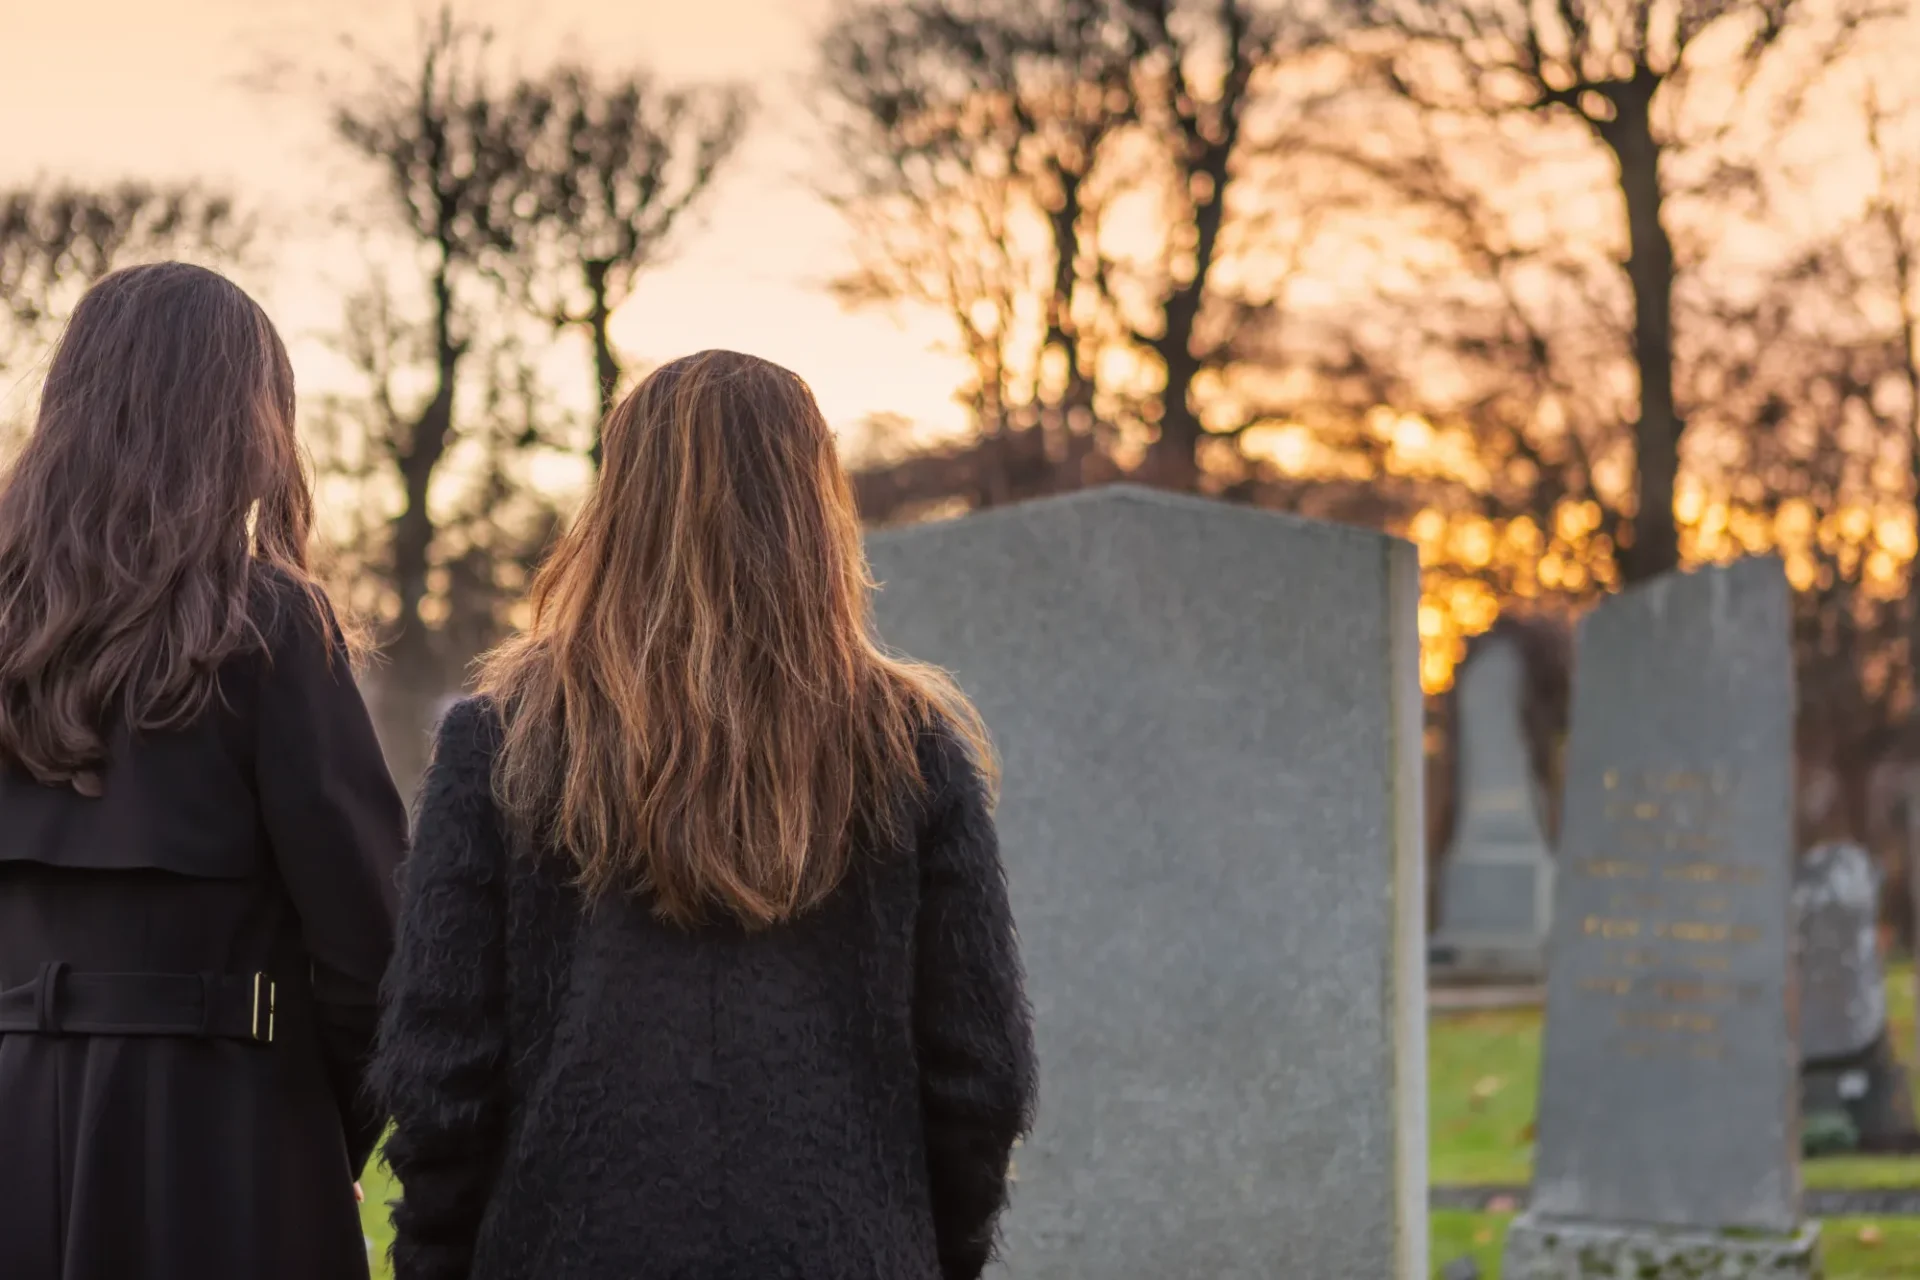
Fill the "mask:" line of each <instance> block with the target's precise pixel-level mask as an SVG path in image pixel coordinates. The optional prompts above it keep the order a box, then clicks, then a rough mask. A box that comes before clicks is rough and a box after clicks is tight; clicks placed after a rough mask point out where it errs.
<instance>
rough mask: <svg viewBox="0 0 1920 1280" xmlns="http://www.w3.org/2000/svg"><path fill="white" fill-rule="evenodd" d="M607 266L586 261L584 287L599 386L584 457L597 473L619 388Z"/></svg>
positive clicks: (617, 361) (618, 371)
mask: <svg viewBox="0 0 1920 1280" xmlns="http://www.w3.org/2000/svg"><path fill="white" fill-rule="evenodd" d="M610 266H611V264H610V263H606V262H589V263H587V264H586V273H587V289H588V291H589V292H590V293H591V294H592V295H593V305H592V307H591V308H590V309H589V310H588V312H587V324H588V327H589V328H590V329H591V330H592V333H593V373H594V381H595V385H596V386H597V387H599V389H600V417H599V419H598V420H597V421H595V422H594V424H593V443H592V445H590V446H589V447H588V450H587V456H588V457H589V458H590V459H592V461H593V469H594V470H595V471H596V472H597V471H599V470H600V431H601V429H602V428H603V427H604V426H605V425H606V421H607V415H608V414H610V413H612V412H613V398H614V396H616V395H617V394H619V391H620V358H619V357H618V356H616V355H614V353H613V340H612V338H610V337H609V336H608V334H607V326H608V324H609V323H610V322H611V321H612V319H613V311H612V308H610V307H608V306H607V271H608V268H609V267H610Z"/></svg>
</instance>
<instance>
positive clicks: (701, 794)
mask: <svg viewBox="0 0 1920 1280" xmlns="http://www.w3.org/2000/svg"><path fill="white" fill-rule="evenodd" d="M603 435H604V440H605V459H604V470H603V473H602V476H601V479H600V482H599V486H598V489H597V491H596V492H595V493H594V494H593V495H592V497H591V498H590V499H589V501H588V503H587V505H586V508H585V510H583V511H582V513H581V514H580V516H579V518H578V519H577V520H576V521H575V522H574V524H573V526H572V527H571V529H570V530H569V531H568V532H567V534H566V536H565V537H564V538H563V539H562V540H561V542H560V544H559V545H558V547H557V548H556V549H555V550H554V552H553V554H552V556H551V558H550V559H549V560H548V562H547V563H546V565H545V566H544V567H543V568H542V569H541V571H540V573H539V575H538V577H537V579H536V582H535V585H534V592H533V602H532V621H531V625H530V626H529V627H528V629H527V630H526V632H525V633H524V634H523V635H521V636H520V637H518V638H517V639H515V640H514V641H513V642H511V643H509V644H508V645H506V646H505V647H504V648H502V649H500V650H499V651H498V652H496V653H494V654H493V655H491V656H490V657H489V658H488V659H487V660H486V662H485V664H484V667H483V671H482V676H481V682H480V689H481V693H480V695H479V696H478V697H476V698H474V699H471V700H469V701H466V702H463V703H460V704H458V705H456V706H455V707H454V708H453V709H452V710H451V711H450V712H449V714H448V715H447V716H446V718H445V720H444V721H443V723H442V726H441V728H440V731H439V740H438V743H437V746H436V751H435V760H434V764H433V767H432V769H431V770H430V772H429V774H428V778H427V782H426V787H425V792H424V795H423V798H422V801H421V809H420V815H419V821H418V827H417V830H416V836H415V851H414V854H413V858H412V861H411V863H410V864H409V871H408V877H407V886H406V889H405V895H404V905H403V910H402V921H401V930H400V942H399V947H398V951H397V954H396V959H395V964H394V967H393V969H392V971H391V972H390V974H389V977H388V984H389V985H388V1007H387V1011H386V1015H385V1018H384V1021H383V1024H382V1032H381V1048H380V1053H379V1058H378V1061H377V1064H376V1078H377V1080H378V1081H379V1085H380V1089H381V1096H382V1098H383V1099H384V1100H385V1101H386V1102H387V1104H388V1105H389V1106H390V1107H391V1108H392V1111H393V1113H394V1122H395V1128H394V1131H393V1134H392V1137H391V1139H390V1141H389V1143H388V1146H387V1154H388V1158H389V1160H390V1162H391V1165H392V1168H393V1171H394V1173H395V1174H396V1175H397V1176H398V1178H399V1180H400V1182H401V1185H402V1192H403V1198H402V1199H401V1201H400V1202H399V1203H398V1204H397V1205H396V1206H395V1214H394V1224H395V1243H394V1252H393V1259H394V1265H395V1273H396V1276H397V1277H398V1280H427V1278H429V1277H434V1278H437V1277H468V1276H471V1277H473V1280H506V1278H507V1277H525V1276H540V1277H542V1278H543V1280H583V1278H588V1277H609V1278H612V1277H620V1278H621V1280H653V1278H657V1280H669V1278H672V1280H734V1278H737V1280H781V1278H783V1277H784V1278H790V1280H970V1278H971V1277H974V1276H978V1275H979V1274H980V1272H981V1270H982V1268H983V1267H984V1266H985V1264H986V1262H987V1260H988V1258H989V1256H990V1254H991V1252H992V1246H993V1239H994V1230H995V1222H996V1219H997V1216H998V1214H999V1211H1000V1209H1001V1207H1002V1205H1003V1203H1004V1200H1005V1197H1006V1182H1007V1168H1008V1156H1009V1152H1010V1150H1011V1148H1012V1145H1013V1143H1014V1142H1015V1140H1016V1139H1017V1137H1018V1136H1019V1135H1020V1134H1021V1133H1023V1132H1024V1131H1025V1129H1026V1126H1027V1124H1028V1120H1029V1116H1030V1112H1031V1107H1032V1101H1033V1090H1034V1062H1033V1049H1032V1036H1031V1026H1030V1018H1029V1014H1028V1010H1027V1006H1026V1001H1025V997H1024V994H1023V990H1022V975H1021V967H1020V960H1019V955H1018V950H1017V947H1016V943H1015V936H1014V929H1013V924H1012V918H1011V914H1010V912H1009V909H1008V903H1007V894H1006V883H1005V875H1004V872H1003V869H1002V866H1001V862H1000V856H999V850H998V845H997V842H996V839H995V835H994V828H993V822H992V818H991V816H990V809H989V793H990V786H991V780H990V779H991V771H990V756H989V752H988V749H987V746H986V742H985V739H984V735H983V732H982V729H981V726H980V723H979V720H978V717H977V716H976V715H975V714H974V712H973V710H972V708H971V707H970V706H969V705H968V704H967V702H966V701H965V699H964V698H963V697H962V696H961V695H960V694H959V692H958V691H957V690H956V689H955V688H954V687H953V686H952V685H951V684H950V683H949V682H948V681H947V680H946V679H945V678H944V677H943V676H942V675H940V674H939V673H938V672H935V671H933V670H930V669H928V668H925V667H921V666H919V665H916V664H913V663H910V662H906V661H902V660H900V659H896V658H893V657H889V656H887V655H886V654H884V653H883V652H881V651H880V650H879V649H878V648H876V647H875V644H874V643H873V641H872V639H871V638H870V633H869V626H868V593H869V590H870V585H871V584H870V582H869V580H868V576H867V569H866V562H865V558H864V555H863V553H862V549H861V545H860V532H859V526H858V522H857V520H856V518H855V515H854V511H853V504H852V499H851V494H850V489H849V486H848V483H847V479H846V476H845V474H844V473H843V472H842V470H841V468H840V464H839V462H838V460H837V458H836V456H835V453H834V447H833V437H832V434H831V432H830V431H829V430H828V428H827V425H826V423H825V421H824V420H823V419H822V417H821V414H820V411H819V408H818V407H817V406H816V404H815V403H814V400H813V397H812V395H811V393H810V392H809V391H808V390H807V388H806V385H805V384H804V383H803V382H802V381H801V380H800V379H799V378H798V377H796V376H795V375H793V374H792V373H789V372H788V371H786V370H784V369H781V368H779V367H778V366H775V365H772V364H769V363H768V362H766V361H764V360H758V359H755V358H752V357H750V356H743V355H736V354H733V353H729V352H719V351H709V352H703V353H701V354H699V355H694V356H689V357H687V358H685V359H682V360H677V361H675V362H673V363H671V364H668V365H666V366H664V367H663V368H661V369H659V370H658V371H656V372H655V373H653V374H652V375H651V376H650V377H648V378H647V379H646V380H645V381H644V382H643V383H642V384H641V385H640V386H639V387H638V388H637V389H636V390H635V391H634V392H633V393H632V394H631V395H630V396H628V397H627V399H626V400H625V401H624V402H623V403H622V404H621V405H620V406H619V407H618V408H616V409H615V410H614V412H613V413H612V415H611V416H610V417H609V418H608V420H607V423H606V426H605V431H604V433H603Z"/></svg>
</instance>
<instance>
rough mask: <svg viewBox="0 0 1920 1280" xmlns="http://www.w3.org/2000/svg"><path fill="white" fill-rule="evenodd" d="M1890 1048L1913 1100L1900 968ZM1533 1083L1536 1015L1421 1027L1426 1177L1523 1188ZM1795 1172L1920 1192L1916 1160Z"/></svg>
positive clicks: (1892, 983)
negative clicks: (1904, 1071)
mask: <svg viewBox="0 0 1920 1280" xmlns="http://www.w3.org/2000/svg"><path fill="white" fill-rule="evenodd" d="M1887 1011H1888V1015H1889V1017H1890V1018H1891V1020H1892V1023H1893V1041H1894V1047H1895V1050H1896V1052H1897V1053H1898V1054H1899V1055H1900V1058H1901V1060H1902V1061H1904V1062H1905V1063H1906V1064H1907V1068H1908V1073H1909V1078H1910V1079H1911V1080H1912V1082H1913V1086H1914V1090H1915V1094H1916V1096H1917V1097H1920V1069H1917V1068H1920V1064H1916V1063H1915V1062H1914V1061H1913V1054H1914V979H1913V969H1912V967H1911V966H1910V965H1901V966H1898V967H1897V968H1896V969H1895V970H1894V971H1893V973H1892V974H1891V975H1890V977H1889V978H1888V982H1887ZM1539 1079H1540V1011H1539V1010H1537V1009H1515V1010H1506V1009H1502V1010H1496V1011H1490V1012H1485V1013H1458V1014H1445V1015H1442V1016H1439V1017H1436V1018H1435V1019H1434V1020H1433V1021H1432V1022H1431V1023H1430V1024H1429V1030H1428V1045H1427V1112H1428V1118H1429V1123H1430V1125H1431V1131H1430V1135H1429V1136H1430V1148H1429V1150H1430V1154H1429V1157H1428V1158H1429V1166H1428V1168H1429V1176H1430V1177H1431V1179H1432V1180H1433V1181H1434V1182H1436V1183H1442V1184H1466V1185H1472V1184H1475V1183H1493V1184H1502V1185H1505V1184H1524V1183H1525V1182H1526V1181H1527V1180H1528V1178H1529V1175H1530V1174H1531V1172H1532V1168H1533V1109H1534V1095H1535V1093H1536V1091H1537V1088H1538V1085H1539ZM1802 1169H1803V1170H1804V1172H1805V1175H1806V1185H1808V1186H1809V1187H1895V1186H1920V1158H1915V1157H1911V1156H1909V1157H1888V1156H1832V1157H1825V1158H1822V1159H1819V1160H1809V1161H1807V1162H1806V1163H1805V1164H1804V1165H1803V1166H1802Z"/></svg>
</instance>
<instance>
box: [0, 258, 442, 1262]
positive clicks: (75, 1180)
mask: <svg viewBox="0 0 1920 1280" xmlns="http://www.w3.org/2000/svg"><path fill="white" fill-rule="evenodd" d="M293 414H294V396H293V372H292V369H291V367H290V366H289V365H288V363H287V353H286V350H285V348H284V347H283V346H282V345H281V342H280V339H279V336H278V335H277V334H276V333H275V332H274V329H273V326H272V324H271V323H270V322H269V321H268V319H267V317H266V314H265V313H264V312H262V311H261V310H260V308H259V307H258V306H257V305H256V304H255V303H254V301H253V300H252V299H251V298H249V297H247V295H246V294H245V293H243V292H241V291H240V290H239V289H238V288H236V287H235V286H234V285H232V284H231V283H229V282H228V281H226V280H224V279H222V278H221V277H220V276H218V275H215V274H214V273H212V272H210V271H205V270H202V269H200V268H198V267H191V266H186V265H183V264H180V263H162V264H158V265H154V266H144V267H134V268H131V269H128V270H125V271H120V272H116V273H114V274H112V275H110V276H108V277H107V278H106V279H104V280H102V281H101V282H100V283H99V284H97V285H96V286H94V288H93V289H92V290H91V291H90V292H88V294H87V295H86V297H85V298H83V299H82V300H81V302H80V305H79V307H78V309H77V310H76V311H75V312H74V315H73V320H72V322H71V323H70V324H69V325H68V327H67V331H66V334H65V336H64V337H63V338H62V339H61V341H60V345H59V348H58V349H57V351H56V352H55V353H54V356H53V361H52V365H51V367H50V368H49V370H48V372H47V378H46V383H45V386H44V388H43V390H42V393H41V397H40V407H39V416H38V420H37V422H36V423H35V426H34V429H33V433H32V435H31V437H30V438H29V439H28V440H27V442H26V445H25V448H24V450H23V452H22V453H21V454H20V456H19V458H18V459H17V460H16V461H15V463H14V465H13V468H12V470H11V472H10V473H9V474H8V475H7V477H6V478H5V480H4V482H0V1275H4V1276H5V1277H6V1278H7V1280H242V1278H245V1280H253V1278H255V1277H261V1278H264V1277H269V1276H270V1277H275V1280H285V1278H288V1277H292V1278H296V1280H308V1278H311V1280H336V1278H337V1277H351V1276H360V1277H362V1278H363V1280H364V1277H365V1276H366V1275H367V1257H366V1246H365V1242H364V1239H363V1237H362V1236H361V1234H360V1229H359V1221H358V1215H357V1212H356V1210H355V1206H354V1191H353V1182H354V1179H355V1178H357V1177H358V1176H359V1171H360V1169H361V1167H362V1165H363V1164H364V1163H365V1161H366V1159H367V1156H368V1153H369V1152H370V1151H371V1149H372V1147H373V1145H374V1143H375V1142H376V1141H377V1139H378V1137H379V1133H380V1129H381V1127H382V1123H383V1115H382V1113H380V1112H379V1111H378V1110H377V1108H376V1107H374V1106H373V1105H372V1104H371V1103H370V1102H369V1101H368V1097H367V1094H366V1091H365V1089H364V1088H363V1077H364V1072H365V1069H366V1065H367V1058H368V1054H369V1050H370V1047H371V1044H372V1039H373V1032H374V1029H375V1025H376V1022H377V1017H378V1014H377V1007H376V997H377V994H378V984H379V980H380V975H381V973H382V971H383V970H384V968H385V966H386V962H387V957H388V955H389V954H390V952H391V949H392V930H393V924H392V921H393V910H394V897H395V889H394V883H393V882H394V879H395V875H396V871H397V867H398V864H399V861H400V858H401V854H402V852H403V850H404V847H405V835H406V815H405V811H404V809H403V807H402V805H401V803H400V799H399V797H398V795H396V794H395V792H394V789H393V783H392V780H391V779H390V778H389V777H388V774H387V771H386V767H385V764H384V763H383V762H382V759H381V756H380V752H379V748H378V746H377V744H376V743H375V741H374V737H373V731H372V726H371V724H370V723H369V721H368V718H367V713H366V709H365V707H364V706H363V705H362V703H361V701H360V696H359V694H358V693H357V692H356V690H355V688H354V683H353V676H352V672H351V670H350V668H349V665H348V657H347V651H346V647H345V643H344V637H343V636H342V634H341V631H340V629H339V627H338V626H337V625H336V624H335V622H334V620H333V616H332V614H331V613H330V611H329V610H328V607H327V603H326V600H325V597H324V596H323V595H322V594H321V592H320V591H319V589H318V588H317V587H316V586H315V585H314V583H313V581H312V579H311V578H309V577H308V574H307V528H308V522H309V518H310V514H311V502H310V499H309V496H308V489H307V482H306V478H305V475H304V474H303V472H302V470H301V465H300V457H299V452H298V449H297V448H296V445H295V441H294V433H293V432H294V424H293Z"/></svg>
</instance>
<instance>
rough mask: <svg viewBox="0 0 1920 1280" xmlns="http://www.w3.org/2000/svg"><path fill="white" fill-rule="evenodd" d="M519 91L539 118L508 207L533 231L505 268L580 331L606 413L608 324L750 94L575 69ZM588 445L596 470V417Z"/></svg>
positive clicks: (714, 161)
mask: <svg viewBox="0 0 1920 1280" xmlns="http://www.w3.org/2000/svg"><path fill="white" fill-rule="evenodd" d="M520 94H521V97H522V99H523V101H525V102H529V103H531V102H536V101H537V102H539V103H541V105H542V109H543V111H544V113H545V115H546V121H547V124H546V128H545V130H544V132H543V133H542V134H541V135H540V136H539V137H538V138H537V139H534V140H533V145H532V146H531V148H530V150H529V151H528V154H527V161H528V167H527V168H526V169H525V170H524V172H523V173H522V174H521V177H520V181H521V182H522V183H523V184H524V194H523V195H522V196H521V197H520V198H519V201H518V202H517V203H516V204H515V206H514V211H515V213H516V214H517V215H521V216H522V217H523V218H524V220H525V222H526V223H528V224H529V226H530V231H529V234H528V235H527V236H526V237H525V238H524V243H522V244H521V245H519V246H518V252H517V253H515V254H513V255H511V256H509V257H507V258H505V259H504V260H503V262H502V267H503V270H504V271H505V272H506V274H507V275H508V278H509V279H510V280H511V281H512V282H513V283H514V285H515V289H516V293H517V294H518V296H520V297H521V298H522V299H523V300H525V301H527V302H528V303H530V304H531V306H532V308H533V310H534V311H535V313H536V314H537V315H539V316H540V317H541V318H543V319H545V320H547V321H549V322H551V323H552V324H553V325H554V326H555V327H556V328H577V329H579V330H581V331H582V332H583V333H584V334H585V335H586V337H587V340H588V342H589V343H590V344H591V346H592V350H593V368H594V383H595V386H596V389H597V391H598V403H599V407H600V417H601V418H605V416H606V414H607V413H608V412H609V411H610V410H611V409H612V408H613V405H614V400H615V397H616V396H617V394H618V392H619V387H620V380H621V373H622V371H621V367H620V361H619V357H618V355H617V353H616V352H615V351H614V347H613V341H612V339H611V337H610V336H609V334H608V324H609V322H610V321H611V319H612V317H613V313H614V312H615V311H616V310H617V309H618V308H619V307H620V305H621V303H623V302H625V301H626V300H627V298H628V297H629V296H630V295H631V294H632V291H633V287H634V282H635V279H636V278H637V277H638V275H639V274H640V273H641V272H642V271H645V270H646V269H647V268H649V267H652V266H655V265H657V264H658V263H659V261H660V260H661V258H662V256H663V255H664V254H665V252H666V251H667V249H668V247H669V244H670V241H671V237H672V235H673V233H674V231H675V230H676V228H677V227H679V226H680V224H681V223H682V222H683V221H684V220H685V218H686V217H687V215H688V214H689V212H690V211H691V210H692V209H694V208H695V207H696V206H697V205H698V203H699V202H700V200H701V198H702V197H703V196H705V195H706V194H707V192H708V190H709V188H710V187H711V185H712V183H713V181H714V178H715V177H716V175H717V174H718V173H719V172H720V170H721V168H722V166H724V165H725V163H726V162H727V160H728V158H729V157H731V156H732V154H733V153H734V151H735V149H736V148H737V147H738V145H739V143H740V140H741V138H742V136H743V135H744V133H745V130H746V124H747V119H748V114H749V99H748V95H747V93H746V91H745V90H744V89H742V88H739V87H737V86H717V87H712V88H692V89H662V88H661V87H660V86H658V85H657V84H656V83H655V82H654V80H653V78H652V77H651V76H650V75H648V74H646V73H645V72H631V73H628V74H626V75H623V76H619V77H616V78H614V79H612V80H610V81H603V80H602V79H600V78H599V77H597V76H596V75H594V73H593V72H591V71H589V70H587V69H586V68H584V67H579V66H562V67H558V68H556V69H555V70H553V71H552V72H550V73H548V74H547V75H545V76H542V77H540V78H538V79H536V80H534V81H530V82H528V83H527V84H525V85H524V86H523V87H522V88H521V90H520ZM523 209H524V210H525V212H524V214H523V213H522V210H523ZM590 452H591V456H592V459H593V462H594V465H595V466H596V467H597V466H598V465H599V462H600V438H599V431H598V428H597V426H596V428H595V432H594V437H593V442H592V445H591V450H590Z"/></svg>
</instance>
